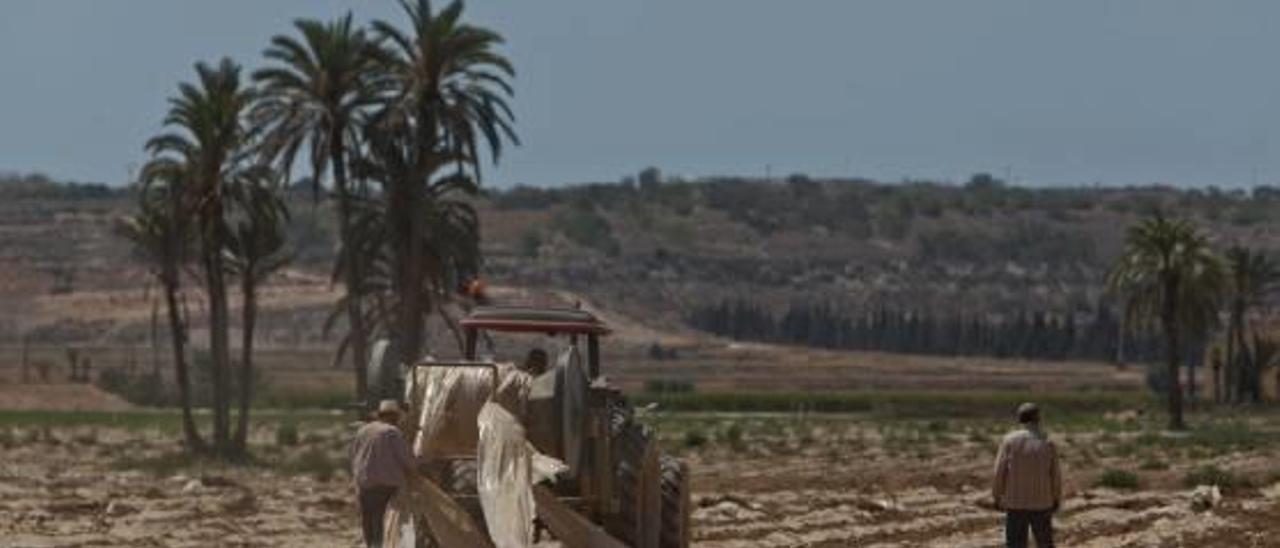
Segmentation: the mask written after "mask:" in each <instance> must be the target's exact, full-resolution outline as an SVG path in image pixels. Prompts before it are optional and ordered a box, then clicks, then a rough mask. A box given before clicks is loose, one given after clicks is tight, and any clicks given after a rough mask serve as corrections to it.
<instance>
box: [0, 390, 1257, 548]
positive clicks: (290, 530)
mask: <svg viewBox="0 0 1280 548" xmlns="http://www.w3.org/2000/svg"><path fill="white" fill-rule="evenodd" d="M1047 414H1048V413H1047ZM1049 417H1052V415H1051V414H1050V415H1049ZM343 420H344V419H343V418H342V417H340V416H317V415H314V414H313V415H306V416H267V417H263V418H262V420H260V421H258V423H259V425H260V426H259V427H258V428H257V430H255V433H254V442H255V445H254V447H255V452H256V454H257V455H258V464H256V465H253V466H249V467H241V468H227V467H221V466H212V465H208V466H201V465H199V464H195V465H192V464H187V463H183V462H181V461H180V460H178V459H176V458H175V457H174V455H175V454H176V453H175V450H176V445H175V439H176V432H175V431H174V424H173V420H172V417H171V416H170V415H168V414H160V415H157V414H137V413H134V414H125V415H116V416H112V415H107V414H80V415H75V416H65V415H49V414H39V413H36V414H31V413H28V414H14V413H12V412H10V413H9V414H5V415H3V421H4V422H2V423H0V424H3V426H2V427H0V447H3V448H4V457H5V458H4V459H3V461H0V539H3V542H0V545H3V546H6V547H10V546H12V547H52V546H68V547H69V546H190V547H196V546H309V547H324V546H337V547H349V546H354V545H355V543H356V541H357V533H356V523H355V521H354V519H353V517H352V516H353V513H354V508H353V506H352V505H351V503H350V496H349V495H350V488H349V478H348V476H347V474H346V472H345V470H344V463H343V459H342V446H343V444H344V443H345V439H346V435H347V426H346V425H344V424H342V422H343ZM89 423H92V424H89ZM656 423H657V426H658V427H659V428H660V431H661V432H662V436H663V440H664V442H663V443H664V445H665V446H666V447H668V448H669V449H671V450H674V451H676V452H678V453H680V454H682V455H683V456H684V457H685V458H687V459H688V460H689V462H690V464H691V466H692V469H693V470H694V472H695V476H694V477H695V480H694V486H695V496H694V501H695V504H696V505H697V506H698V508H697V510H696V511H695V514H694V525H695V527H696V529H695V539H696V541H697V542H696V544H697V545H698V546H706V547H739V546H741V547H746V546H762V547H783V546H797V547H798V546H832V547H834V546H877V547H889V546H899V547H916V546H938V547H943V546H945V547H983V546H992V547H994V546H999V540H1000V535H1001V526H1000V516H999V515H998V514H997V513H995V512H994V511H992V510H990V509H989V503H988V494H987V490H986V481H987V474H988V466H989V465H990V461H991V458H992V456H993V453H994V450H995V443H996V441H997V440H998V437H999V435H1000V434H1001V432H1002V431H1003V428H1004V425H1003V424H999V423H996V422H992V421H991V420H987V419H971V420H970V419H953V420H947V421H940V420H935V421H908V420H901V419H892V418H885V417H876V416H872V415H841V416H829V415H827V416H800V415H794V416H793V415H763V414H745V415H706V414H680V415H667V416H659V417H657V418H656ZM76 424H78V425H76ZM284 424H294V425H297V427H298V432H299V435H298V442H297V443H296V444H292V443H290V442H291V440H290V439H289V436H287V435H282V434H281V433H280V427H281V425H284ZM1050 427H1051V428H1053V434H1052V435H1053V436H1054V437H1055V439H1056V440H1057V443H1058V444H1059V445H1060V446H1061V447H1062V452H1063V454H1064V458H1065V469H1066V477H1067V494H1068V498H1067V501H1066V505H1065V508H1064V510H1063V512H1062V513H1061V514H1060V516H1059V520H1058V527H1059V533H1060V539H1061V543H1060V545H1063V546H1094V547H1104V546H1105V547H1110V546H1133V547H1137V546H1205V547H1223V548H1226V547H1247V546H1278V545H1280V540H1277V539H1280V483H1278V482H1280V468H1278V463H1277V461H1276V454H1277V453H1276V450H1277V446H1280V431H1278V430H1277V429H1278V428H1280V416H1278V415H1276V414H1274V413H1265V414H1259V415H1255V416H1253V417H1234V416H1215V417H1212V418H1202V419H1199V420H1198V421H1197V424H1196V428H1195V429H1194V430H1193V432H1192V433H1191V434H1189V435H1184V436H1171V435H1168V434H1165V433H1163V432H1161V431H1160V430H1159V429H1158V428H1156V427H1155V426H1154V424H1153V421H1152V420H1150V419H1141V418H1138V419H1134V418H1133V417H1129V416H1125V415H1124V414H1120V415H1114V416H1112V417H1110V418H1105V417H1102V416H1092V417H1082V416H1072V417H1071V419H1070V420H1067V421H1065V423H1063V424H1058V425H1054V424H1053V423H1052V422H1051V423H1050ZM1206 467H1213V468H1206ZM1107 470H1114V471H1123V472H1126V473H1131V474H1132V475H1133V477H1134V478H1135V480H1136V485H1134V486H1127V487H1126V488H1106V487H1099V486H1097V482H1098V481H1099V478H1100V476H1102V475H1103V472H1104V471H1107ZM1114 481H1116V480H1113V482H1114ZM1188 481H1190V483H1187V482H1188ZM1197 482H1206V483H1217V484H1219V485H1220V487H1221V489H1220V491H1221V494H1222V498H1221V500H1220V501H1217V502H1216V504H1214V501H1213V500H1211V497H1207V496H1200V495H1195V494H1193V493H1194V491H1195V488H1194V487H1192V486H1191V484H1192V483H1197ZM1119 483H1123V482H1119ZM1117 485H1118V484H1117ZM1119 487H1125V486H1119ZM1201 489H1202V491H1204V490H1205V489H1207V488H1201Z"/></svg>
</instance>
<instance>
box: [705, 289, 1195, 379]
mask: <svg viewBox="0 0 1280 548" xmlns="http://www.w3.org/2000/svg"><path fill="white" fill-rule="evenodd" d="M687 319H688V322H689V324H690V325H691V326H693V327H694V328H697V329H701V330H703V331H707V332H710V333H714V334H716V335H720V336H724V337H730V338H733V339H737V340H751V341H765V342H775V343H783V344H799V345H804V346H811V347H817V348H838V349H846V350H871V351H881V352H897V353H908V354H928V355H938V356H992V357H999V358H1027V359H1036V360H1097V361H1113V360H1117V359H1122V360H1124V361H1135V362H1150V361H1154V360H1156V359H1159V357H1160V356H1161V349H1160V346H1159V342H1160V341H1159V339H1158V338H1157V337H1155V336H1154V335H1153V334H1139V335H1133V334H1129V335H1126V336H1123V337H1122V335H1121V332H1122V329H1121V325H1120V318H1119V317H1118V316H1117V315H1116V314H1115V312H1114V311H1113V310H1111V308H1109V307H1107V306H1098V307H1096V308H1095V309H1094V310H1092V311H1089V312H1085V313H1076V314H1052V313H1047V312H1043V311H1035V312H1029V311H1021V312H1018V313H1015V314H1012V315H1010V316H1007V317H1005V318H999V317H996V316H994V315H988V314H980V315H966V314H959V313H949V314H930V313H928V312H924V311H919V310H901V309H894V308H890V307H879V308H875V309H871V310H851V309H846V308H838V307H835V306H832V305H830V304H825V303H822V304H815V303H809V302H794V303H791V305H790V306H788V307H787V309H786V310H785V311H784V312H783V313H781V314H780V315H779V314H776V313H774V312H771V311H770V310H768V309H766V308H764V307H762V306H760V305H758V304H755V303H752V302H749V301H746V300H741V299H730V300H724V301H721V302H720V303H718V304H712V305H705V306H702V307H699V308H697V309H695V310H694V311H693V313H691V314H690V315H689V316H688V318H687ZM1121 345H1123V351H1122V349H1121ZM1190 354H1191V355H1192V356H1193V359H1194V360H1196V361H1197V363H1198V361H1199V359H1200V357H1201V356H1202V354H1203V352H1191V353H1190Z"/></svg>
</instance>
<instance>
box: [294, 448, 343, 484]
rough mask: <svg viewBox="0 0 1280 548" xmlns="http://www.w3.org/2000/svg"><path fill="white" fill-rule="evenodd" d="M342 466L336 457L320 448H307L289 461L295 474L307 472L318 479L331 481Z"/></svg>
mask: <svg viewBox="0 0 1280 548" xmlns="http://www.w3.org/2000/svg"><path fill="white" fill-rule="evenodd" d="M341 467H342V464H341V463H339V462H338V461H337V460H336V459H332V458H330V457H329V454H328V453H325V452H324V451H322V450H320V449H315V448H312V449H307V450H306V451H303V452H302V453H300V454H298V456H297V457H294V458H293V460H291V461H290V462H289V465H288V469H289V470H290V471H291V472H292V473H294V474H306V475H309V476H311V477H314V478H315V479H316V480H318V481H329V480H330V479H333V476H334V475H335V474H336V473H337V471H338V470H339V469H340V468H341Z"/></svg>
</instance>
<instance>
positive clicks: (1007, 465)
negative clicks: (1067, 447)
mask: <svg viewBox="0 0 1280 548" xmlns="http://www.w3.org/2000/svg"><path fill="white" fill-rule="evenodd" d="M1018 422H1020V423H1022V425H1023V428H1022V429H1021V430H1015V431H1013V432H1010V433H1009V435H1007V436H1005V437H1004V442H1002V443H1001V444H1000V451H999V452H998V453H997V454H996V468H995V481H994V482H993V486H992V496H994V497H995V504H996V508H998V509H1001V510H1004V511H1005V542H1006V544H1007V545H1008V546H1009V548H1026V546H1027V529H1028V528H1030V529H1031V532H1032V533H1033V534H1034V535H1035V537H1036V546H1038V547H1039V548H1053V514H1054V513H1055V512H1057V511H1058V508H1059V507H1060V506H1061V505H1062V473H1061V469H1060V468H1059V466H1058V450H1057V449H1056V448H1055V447H1054V446H1053V442H1051V441H1049V438H1048V436H1046V435H1045V434H1044V432H1043V431H1041V429H1040V409H1039V408H1038V407H1036V405H1035V404H1034V403H1024V404H1022V405H1020V406H1018Z"/></svg>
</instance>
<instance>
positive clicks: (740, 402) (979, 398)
mask: <svg viewBox="0 0 1280 548" xmlns="http://www.w3.org/2000/svg"><path fill="white" fill-rule="evenodd" d="M632 400H633V401H635V402H636V403H637V404H639V405H645V404H649V403H657V404H658V408H659V409H660V410H663V411H686V412H688V411H710V412H772V413H795V412H812V413H874V414H880V415H886V416H891V417H903V418H922V417H992V418H1001V417H1009V416H1012V414H1013V412H1014V409H1015V408H1016V407H1017V406H1018V404H1019V403H1021V402H1024V401H1035V402H1037V403H1039V404H1040V406H1041V407H1042V408H1043V409H1044V412H1045V414H1046V417H1048V416H1056V417H1065V416H1070V415H1081V414H1091V413H1100V412H1107V411H1120V410H1127V409H1135V408H1148V407H1150V406H1151V401H1150V399H1149V398H1148V397H1147V396H1144V395H1141V394H1138V393H1125V392H1054V393H1026V392H812V393H804V392H708V393H700V392H682V393H656V394H655V393H641V394H637V395H635V396H633V397H632Z"/></svg>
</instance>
